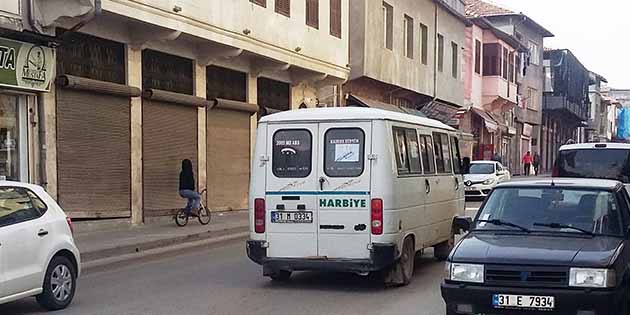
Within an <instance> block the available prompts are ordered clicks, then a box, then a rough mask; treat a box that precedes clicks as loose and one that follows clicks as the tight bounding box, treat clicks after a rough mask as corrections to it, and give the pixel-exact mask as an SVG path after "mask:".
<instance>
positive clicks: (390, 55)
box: [350, 0, 465, 105]
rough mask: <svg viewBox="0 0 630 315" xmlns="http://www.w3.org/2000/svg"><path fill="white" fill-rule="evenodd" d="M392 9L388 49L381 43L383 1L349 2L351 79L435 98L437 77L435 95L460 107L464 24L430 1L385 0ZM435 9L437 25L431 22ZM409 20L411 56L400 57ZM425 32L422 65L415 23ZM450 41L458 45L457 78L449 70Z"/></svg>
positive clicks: (417, 29)
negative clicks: (439, 42)
mask: <svg viewBox="0 0 630 315" xmlns="http://www.w3.org/2000/svg"><path fill="white" fill-rule="evenodd" d="M385 2H386V3H387V4H389V5H391V6H392V7H393V10H394V12H393V16H394V19H393V49H392V50H389V49H387V48H385V45H384V42H383V40H384V27H383V23H384V21H383V12H382V1H365V0H350V7H351V12H350V16H351V20H352V25H351V34H350V36H351V39H350V63H351V65H352V71H351V75H350V79H351V80H352V79H356V78H359V77H362V76H367V77H370V78H373V79H375V80H378V81H381V82H384V83H387V84H390V85H393V86H398V87H401V88H404V89H408V90H411V91H414V92H417V93H420V94H425V95H430V96H434V95H435V92H436V89H435V87H436V86H435V84H434V82H435V81H436V79H437V82H438V86H439V87H440V88H439V89H437V96H438V97H439V98H441V99H443V100H445V101H448V102H451V103H454V104H458V105H462V104H463V101H464V93H463V91H464V79H463V75H462V74H461V73H462V66H463V61H462V58H463V47H464V44H465V34H464V23H463V22H462V21H461V20H459V19H458V18H456V17H455V16H453V15H452V14H451V13H449V12H448V11H446V10H445V9H443V8H442V7H440V6H437V5H436V4H435V2H434V1H431V0H417V1H412V0H386V1H385ZM436 10H437V23H436ZM405 15H407V16H409V17H411V18H412V19H413V23H414V36H413V38H414V42H413V45H414V47H413V52H414V54H413V58H409V57H407V56H405V51H404V47H405V38H404V37H405V30H404V25H405V23H404V21H405V18H404V16H405ZM421 23H422V24H424V25H426V26H427V28H428V39H427V46H428V54H427V64H426V65H424V64H423V63H422V57H421V56H422V55H421V52H422V40H421V29H420V24H421ZM436 30H437V32H439V33H440V34H442V35H443V36H444V72H443V73H438V74H437V77H435V75H436V74H435V71H434V69H436V58H435V57H436ZM451 42H455V43H457V45H458V47H459V52H458V63H459V67H458V75H457V78H453V76H452V72H451V65H452V62H451V60H452V55H451Z"/></svg>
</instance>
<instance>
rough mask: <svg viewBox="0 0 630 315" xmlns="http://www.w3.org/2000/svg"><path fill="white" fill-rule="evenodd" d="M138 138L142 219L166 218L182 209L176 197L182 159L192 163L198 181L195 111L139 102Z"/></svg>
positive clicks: (182, 201)
mask: <svg viewBox="0 0 630 315" xmlns="http://www.w3.org/2000/svg"><path fill="white" fill-rule="evenodd" d="M142 136H143V143H142V150H143V162H144V164H143V165H144V168H143V187H144V188H143V195H144V210H145V216H162V215H169V214H170V213H171V212H172V211H173V210H174V209H180V208H183V207H184V206H185V205H186V201H185V200H184V199H182V198H181V197H180V196H179V172H180V170H181V164H182V163H181V161H182V160H183V159H190V160H191V161H192V162H193V170H195V180H198V179H199V177H198V175H199V174H197V169H198V168H197V107H194V106H185V105H177V104H173V103H167V102H162V101H154V100H148V99H143V100H142ZM195 184H196V185H197V187H198V182H195Z"/></svg>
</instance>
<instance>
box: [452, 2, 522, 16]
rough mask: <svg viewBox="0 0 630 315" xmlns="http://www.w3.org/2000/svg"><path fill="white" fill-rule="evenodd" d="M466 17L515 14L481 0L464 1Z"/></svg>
mask: <svg viewBox="0 0 630 315" xmlns="http://www.w3.org/2000/svg"><path fill="white" fill-rule="evenodd" d="M464 4H465V5H466V15H467V16H468V17H481V16H491V15H506V14H516V12H514V11H511V10H508V9H506V8H503V7H500V6H498V5H495V4H492V3H489V2H484V1H481V0H464Z"/></svg>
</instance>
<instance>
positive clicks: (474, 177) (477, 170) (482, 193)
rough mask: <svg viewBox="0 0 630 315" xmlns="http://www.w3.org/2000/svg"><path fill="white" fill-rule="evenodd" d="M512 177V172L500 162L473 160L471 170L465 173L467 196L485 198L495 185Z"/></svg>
mask: <svg viewBox="0 0 630 315" xmlns="http://www.w3.org/2000/svg"><path fill="white" fill-rule="evenodd" d="M511 178H512V176H511V175H510V172H509V171H508V170H507V169H506V168H505V167H503V165H502V164H501V163H499V162H495V161H474V162H471V163H470V171H469V172H468V174H465V175H464V186H465V189H464V190H465V192H466V198H471V197H473V198H474V197H479V198H485V197H487V196H488V194H490V191H492V188H494V186H496V185H497V184H499V183H503V182H507V181H509V180H510V179H511Z"/></svg>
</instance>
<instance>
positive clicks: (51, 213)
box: [0, 181, 81, 310]
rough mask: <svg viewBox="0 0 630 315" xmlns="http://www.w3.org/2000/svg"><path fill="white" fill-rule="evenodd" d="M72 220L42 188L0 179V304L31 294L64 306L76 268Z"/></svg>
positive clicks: (77, 259)
mask: <svg viewBox="0 0 630 315" xmlns="http://www.w3.org/2000/svg"><path fill="white" fill-rule="evenodd" d="M80 266H81V265H80V256H79V250H78V249H77V247H76V245H75V244H74V240H73V237H72V222H71V221H70V218H68V217H67V216H66V214H65V213H64V212H63V210H62V209H61V208H60V207H59V205H57V203H56V202H55V200H54V199H53V198H51V197H50V195H48V194H47V193H46V192H45V191H44V189H43V188H41V187H39V186H36V185H31V184H24V183H18V182H8V181H0V304H3V303H7V302H11V301H15V300H18V299H21V298H25V297H30V296H35V297H37V301H38V302H39V303H40V304H41V305H42V306H43V307H44V308H46V309H48V310H60V309H64V308H66V307H67V306H68V305H69V304H70V302H72V299H73V297H74V293H75V290H76V284H77V278H78V276H79V274H80V269H81V268H80Z"/></svg>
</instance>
